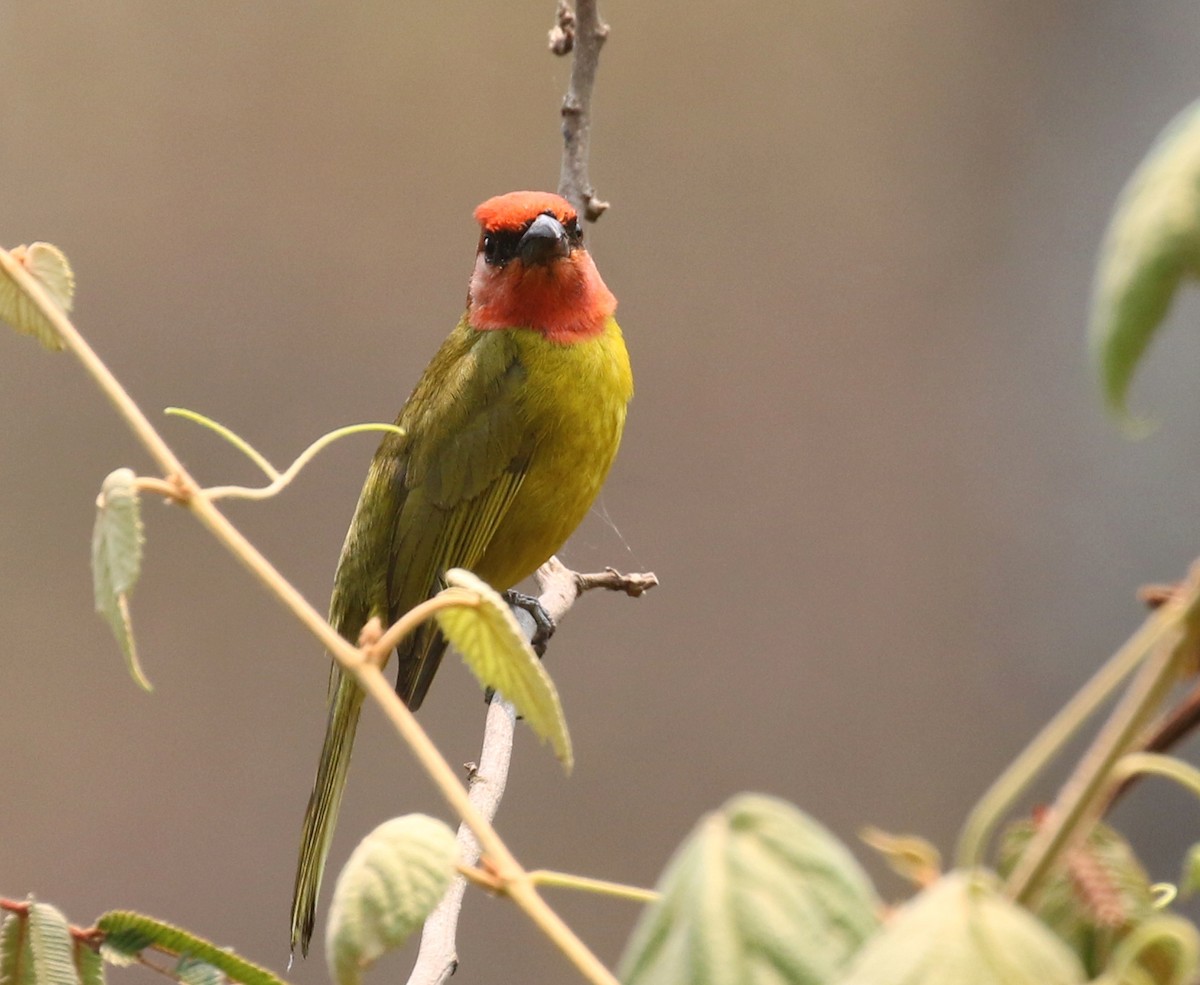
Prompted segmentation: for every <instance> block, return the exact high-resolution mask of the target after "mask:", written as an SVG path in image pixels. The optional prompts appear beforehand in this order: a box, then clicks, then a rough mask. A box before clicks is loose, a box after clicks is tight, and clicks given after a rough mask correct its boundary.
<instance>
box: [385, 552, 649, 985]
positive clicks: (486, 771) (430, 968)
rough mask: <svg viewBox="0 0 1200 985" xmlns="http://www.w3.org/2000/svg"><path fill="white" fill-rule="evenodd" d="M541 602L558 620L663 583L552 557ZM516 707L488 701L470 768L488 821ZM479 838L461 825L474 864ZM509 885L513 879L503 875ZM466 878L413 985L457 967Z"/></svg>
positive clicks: (426, 938)
mask: <svg viewBox="0 0 1200 985" xmlns="http://www.w3.org/2000/svg"><path fill="white" fill-rule="evenodd" d="M537 581H538V591H539V595H538V601H539V602H540V603H541V605H542V608H544V609H545V610H546V614H547V615H549V616H550V618H551V619H553V620H554V622H555V623H558V622H560V621H561V620H562V618H563V616H565V615H566V614H567V613H568V612H569V611H570V609H571V606H572V605H574V604H575V600H576V599H577V598H579V596H580V595H582V594H583V593H584V592H585V591H588V590H590V589H593V588H606V589H609V590H610V591H623V592H625V593H626V594H628V595H632V596H635V597H636V596H638V595H641V594H642V593H643V592H645V591H647V590H649V589H650V588H653V587H654V586H655V585H657V584H658V579H657V578H656V577H655V576H654V575H653V574H630V575H622V574H620V573H619V572H618V571H616V570H615V569H613V568H607V569H605V570H604V571H603V572H599V573H596V574H587V575H583V574H579V573H578V572H576V571H572V570H571V569H570V568H568V567H567V566H566V565H565V564H563V563H562V562H561V561H560V560H559V559H558V558H557V557H552V558H550V560H549V561H547V562H546V563H545V564H543V565H542V566H541V568H539V569H538V573H537ZM513 613H514V615H516V617H517V622H518V623H520V625H521V630H522V632H524V633H525V636H526V638H528V639H531V640H532V639H533V634H534V632H535V631H536V629H537V627H536V626H535V625H534V621H533V617H532V616H531V615H529V613H528V612H525V611H524V610H523V609H514V610H513ZM515 724H516V712H514V711H513V707H512V705H511V704H509V703H508V702H507V701H505V700H503V698H502V696H500V695H496V697H495V698H494V699H493V700H492V702H491V704H490V705H488V712H487V721H486V724H485V726H484V733H483V750H482V752H481V753H480V757H479V764H478V766H476V767H474V768H473V769H472V770H471V778H470V782H469V789H470V793H469V795H468V796H469V799H470V801H471V803H472V805H473V806H474V807H475V809H476V810H477V811H478V812H479V814H480V815H481V816H483V817H485V818H486V819H487V820H488V821H489V822H490V821H491V820H492V819H493V818H494V817H495V816H496V811H497V810H498V809H499V807H500V799H501V798H502V797H503V796H504V788H505V786H506V785H507V783H508V769H509V765H510V763H511V762H512V744H513V731H514V727H515ZM479 856H480V847H479V841H478V840H477V839H476V838H475V835H474V834H473V833H472V831H471V828H470V827H469V826H468V825H467V824H466V823H463V824H460V825H459V827H458V859H459V863H460V864H461V865H467V866H473V865H475V864H476V862H478V861H479ZM534 876H535V873H529V872H526V873H523V874H522V876H521V878H522V880H525V881H528V882H530V883H535V882H536V881H538V880H537V879H535V878H534ZM501 885H502V886H504V887H505V888H507V887H508V885H509V883H508V881H507V880H501ZM466 888H467V881H466V879H465V878H464V877H463V876H461V875H460V876H458V877H456V878H455V880H454V882H453V883H452V884H451V886H450V889H449V890H448V891H447V893H446V895H445V896H443V897H442V901H441V903H439V904H438V906H437V909H435V910H434V911H433V913H431V914H430V915H429V918H428V919H427V920H426V921H425V929H424V930H423V931H422V933H421V948H420V950H419V951H418V953H417V961H416V964H415V965H413V970H412V974H410V975H409V977H408V985H445V983H446V982H448V981H449V980H450V976H451V975H453V974H454V972H455V971H456V970H457V968H458V950H457V945H456V943H455V942H456V938H457V936H458V915H459V913H460V912H461V911H462V903H463V895H464V893H465V892H466Z"/></svg>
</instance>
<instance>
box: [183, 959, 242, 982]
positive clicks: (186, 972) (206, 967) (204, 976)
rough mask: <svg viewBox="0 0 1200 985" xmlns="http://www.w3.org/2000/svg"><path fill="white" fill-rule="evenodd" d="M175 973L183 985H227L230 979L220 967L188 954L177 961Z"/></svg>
mask: <svg viewBox="0 0 1200 985" xmlns="http://www.w3.org/2000/svg"><path fill="white" fill-rule="evenodd" d="M174 975H175V978H177V979H178V980H179V982H180V983H181V985H225V983H226V982H228V981H229V978H228V977H227V976H226V975H225V973H224V972H223V971H221V969H220V968H215V967H213V966H212V965H210V964H209V963H208V962H207V961H200V960H199V959H197V958H193V957H191V956H190V955H186V954H185V955H184V956H183V957H182V958H180V959H179V960H178V961H177V962H176V963H175V972H174Z"/></svg>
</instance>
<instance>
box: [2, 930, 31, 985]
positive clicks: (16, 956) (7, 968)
mask: <svg viewBox="0 0 1200 985" xmlns="http://www.w3.org/2000/svg"><path fill="white" fill-rule="evenodd" d="M0 985H37V980H36V975H35V971H34V966H33V951H32V950H31V948H30V945H29V923H28V921H27V920H26V918H25V917H24V916H23V915H22V914H19V913H9V914H8V915H7V916H5V918H4V923H3V924H0Z"/></svg>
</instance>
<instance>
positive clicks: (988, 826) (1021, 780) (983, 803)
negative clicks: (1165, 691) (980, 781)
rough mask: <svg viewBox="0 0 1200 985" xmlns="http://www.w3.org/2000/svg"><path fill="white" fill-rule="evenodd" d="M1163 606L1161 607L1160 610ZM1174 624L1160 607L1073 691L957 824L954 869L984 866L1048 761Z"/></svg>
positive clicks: (1169, 615) (1170, 617)
mask: <svg viewBox="0 0 1200 985" xmlns="http://www.w3.org/2000/svg"><path fill="white" fill-rule="evenodd" d="M1164 608H1165V607H1164ZM1173 625H1174V620H1173V618H1172V616H1171V614H1170V613H1167V612H1164V611H1163V609H1162V608H1160V609H1158V610H1156V611H1155V612H1153V613H1152V614H1151V615H1150V616H1149V617H1147V619H1146V621H1145V622H1144V623H1142V625H1141V626H1140V627H1139V628H1138V630H1137V632H1135V633H1134V634H1133V636H1131V637H1130V638H1129V640H1128V641H1126V643H1125V644H1124V645H1123V646H1122V647H1121V648H1120V649H1119V650H1118V651H1117V652H1116V653H1115V654H1113V656H1112V657H1110V658H1109V659H1108V661H1107V662H1106V663H1105V664H1104V666H1103V667H1101V668H1100V669H1099V670H1098V671H1097V672H1096V673H1095V674H1094V675H1093V676H1092V678H1091V680H1089V681H1088V682H1087V683H1086V684H1084V686H1083V687H1082V688H1080V690H1079V692H1078V693H1077V694H1076V695H1075V696H1074V697H1073V698H1072V699H1071V700H1070V701H1068V702H1067V704H1066V705H1065V706H1064V707H1063V708H1062V709H1061V710H1060V711H1059V712H1058V713H1057V714H1056V715H1055V716H1054V717H1053V718H1052V719H1051V720H1050V721H1049V722H1048V723H1047V724H1046V725H1045V727H1043V729H1042V730H1041V731H1040V732H1039V733H1038V734H1037V735H1036V736H1035V737H1034V739H1033V741H1032V742H1030V743H1029V745H1028V746H1026V747H1025V749H1024V750H1023V751H1022V752H1021V754H1020V755H1019V756H1018V757H1017V758H1016V759H1014V760H1013V762H1012V763H1011V764H1010V765H1009V766H1008V768H1007V769H1005V771H1004V772H1003V773H1001V774H1000V776H999V777H997V778H996V780H995V781H994V782H993V783H992V785H991V786H990V787H989V788H988V790H987V792H986V793H985V794H984V795H983V796H982V797H981V798H980V799H979V801H978V803H977V804H976V805H975V807H974V808H972V810H971V813H970V814H969V815H968V817H967V821H966V824H964V825H963V829H962V833H961V834H960V835H959V838H958V846H957V848H956V849H955V860H956V863H957V865H958V867H959V868H974V867H975V866H978V865H982V864H984V858H985V856H986V854H987V850H988V842H989V841H990V840H991V837H992V832H993V831H995V829H996V827H997V825H999V823H1000V821H1001V820H1002V819H1003V816H1004V814H1005V813H1006V812H1007V811H1009V810H1010V809H1011V807H1012V805H1013V802H1014V801H1015V800H1016V799H1017V798H1018V797H1019V796H1021V794H1022V793H1023V792H1024V791H1025V790H1026V788H1028V786H1029V785H1030V784H1031V783H1032V782H1033V781H1034V779H1036V778H1037V776H1038V775H1039V774H1040V773H1041V772H1042V770H1044V769H1045V768H1046V767H1047V765H1049V763H1050V761H1051V760H1052V759H1053V758H1054V757H1055V756H1056V755H1058V753H1059V751H1060V750H1061V749H1062V748H1063V746H1064V745H1066V743H1067V742H1069V741H1070V739H1071V738H1072V737H1073V736H1074V735H1075V733H1076V732H1078V731H1079V729H1080V728H1081V727H1082V726H1083V724H1084V723H1085V722H1086V721H1087V720H1088V719H1089V718H1090V717H1091V716H1092V715H1094V714H1095V713H1096V710H1097V709H1098V708H1099V707H1100V706H1101V705H1102V704H1103V703H1104V702H1105V701H1107V700H1108V698H1109V697H1110V696H1111V695H1112V694H1113V692H1114V691H1116V689H1117V688H1118V687H1120V685H1121V683H1122V682H1123V681H1124V680H1125V679H1126V678H1127V677H1129V675H1130V674H1132V673H1133V672H1134V671H1135V670H1136V669H1137V667H1138V664H1140V663H1141V662H1142V661H1143V660H1144V659H1145V656H1146V653H1147V652H1148V651H1149V650H1150V649H1151V648H1152V647H1153V646H1155V645H1156V644H1157V643H1158V642H1159V641H1160V640H1162V639H1163V638H1164V637H1165V635H1166V634H1167V633H1168V632H1169V631H1170V630H1171V628H1172V626H1173Z"/></svg>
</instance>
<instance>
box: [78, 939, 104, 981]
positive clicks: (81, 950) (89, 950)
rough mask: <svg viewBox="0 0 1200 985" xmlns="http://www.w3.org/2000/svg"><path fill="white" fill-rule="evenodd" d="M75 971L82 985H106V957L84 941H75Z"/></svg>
mask: <svg viewBox="0 0 1200 985" xmlns="http://www.w3.org/2000/svg"><path fill="white" fill-rule="evenodd" d="M74 943H75V971H76V973H77V974H78V975H79V982H80V985H105V980H104V958H103V957H101V955H100V952H99V951H98V950H96V949H95V948H93V947H89V946H88V945H87V944H85V943H84V942H83V941H75V942H74Z"/></svg>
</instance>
